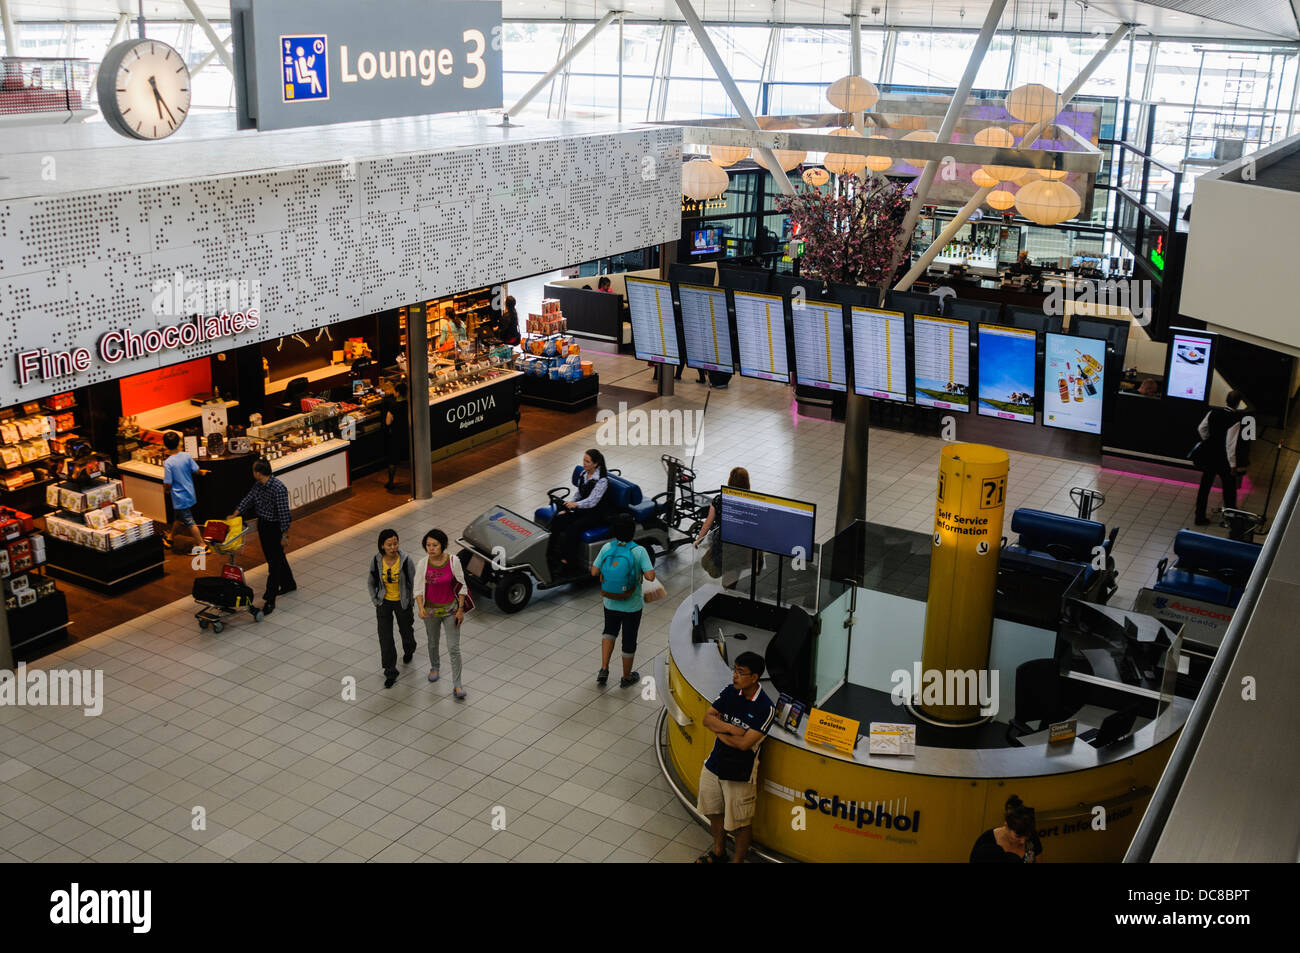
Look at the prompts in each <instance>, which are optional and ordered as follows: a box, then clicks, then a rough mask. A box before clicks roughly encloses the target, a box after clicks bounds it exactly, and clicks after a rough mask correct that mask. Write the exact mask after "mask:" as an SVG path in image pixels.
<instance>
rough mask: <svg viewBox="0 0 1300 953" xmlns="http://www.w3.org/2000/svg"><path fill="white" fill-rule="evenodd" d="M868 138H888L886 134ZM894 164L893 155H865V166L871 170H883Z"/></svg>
mask: <svg viewBox="0 0 1300 953" xmlns="http://www.w3.org/2000/svg"><path fill="white" fill-rule="evenodd" d="M867 138H869V139H888V138H889V137H888V136H868V137H867ZM893 164H894V157H893V156H867V168H868V169H870V170H871V171H872V172H885V171H886V170H888V169H889V167H890V166H891V165H893Z"/></svg>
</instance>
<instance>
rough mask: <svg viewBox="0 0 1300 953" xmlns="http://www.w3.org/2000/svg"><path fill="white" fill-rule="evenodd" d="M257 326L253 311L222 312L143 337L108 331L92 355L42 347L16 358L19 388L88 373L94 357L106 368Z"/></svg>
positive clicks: (126, 330) (125, 331)
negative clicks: (109, 365) (123, 361)
mask: <svg viewBox="0 0 1300 953" xmlns="http://www.w3.org/2000/svg"><path fill="white" fill-rule="evenodd" d="M260 323H261V319H260V318H259V317H258V313H257V309H256V308H250V309H249V310H248V311H236V312H235V313H234V314H228V313H227V312H225V311H222V312H221V313H220V314H217V315H211V316H209V317H195V318H191V319H190V320H188V321H185V322H182V323H179V324H169V325H166V326H165V327H161V328H150V329H149V330H147V331H144V332H143V333H142V332H138V331H132V330H131V329H130V328H121V329H119V330H113V331H108V332H106V333H105V334H103V335H102V336H101V337H100V339H99V341H98V342H97V343H96V345H95V351H94V352H92V351H91V350H90V348H88V347H78V348H74V349H72V350H70V351H51V350H50V349H49V348H44V347H43V348H38V349H35V350H29V351H19V352H18V353H17V355H15V358H16V360H17V362H18V386H19V387H23V386H25V385H27V384H28V383H30V382H32V381H52V380H58V379H60V378H64V377H72V376H75V375H77V374H80V373H82V372H83V371H87V370H89V369H90V367H91V365H92V364H94V362H95V357H96V356H98V358H99V360H100V361H102V362H103V363H105V364H116V363H117V362H118V361H120V360H122V359H123V358H139V357H146V356H148V355H151V354H158V353H160V352H161V351H167V350H176V349H179V348H182V347H190V346H192V345H195V344H203V343H205V342H208V341H217V340H220V339H222V338H233V337H237V336H238V335H240V334H243V333H244V332H245V331H251V330H253V329H254V328H256V327H257V326H258V325H259V324H260ZM69 386H72V385H69Z"/></svg>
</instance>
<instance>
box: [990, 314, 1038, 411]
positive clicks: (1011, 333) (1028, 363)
mask: <svg viewBox="0 0 1300 953" xmlns="http://www.w3.org/2000/svg"><path fill="white" fill-rule="evenodd" d="M979 335H980V336H979V349H980V361H979V368H980V375H979V380H980V383H979V406H978V408H977V409H978V410H979V412H980V413H981V414H983V415H984V416H985V417H1000V418H1001V419H1003V420H1018V421H1020V422H1021V423H1029V424H1032V423H1033V422H1034V392H1035V391H1036V390H1037V387H1036V384H1035V379H1036V378H1037V376H1038V374H1037V370H1038V335H1037V333H1035V332H1034V331H1027V330H1025V329H1023V328H1005V327H1001V326H999V325H996V324H981V325H980V326H979Z"/></svg>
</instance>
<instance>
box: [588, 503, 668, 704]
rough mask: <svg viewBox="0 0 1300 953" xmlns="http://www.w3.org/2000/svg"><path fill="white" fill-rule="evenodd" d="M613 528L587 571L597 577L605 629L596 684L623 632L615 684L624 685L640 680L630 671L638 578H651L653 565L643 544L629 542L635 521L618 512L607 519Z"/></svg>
mask: <svg viewBox="0 0 1300 953" xmlns="http://www.w3.org/2000/svg"><path fill="white" fill-rule="evenodd" d="M610 528H611V529H612V530H613V531H614V540H613V542H609V543H606V544H605V545H604V547H602V548H601V550H600V553H599V554H597V556H596V560H595V562H593V563H592V565H591V574H592V575H593V576H599V577H600V593H601V595H602V596H604V599H605V629H604V633H603V634H602V636H601V642H600V672H599V673H597V675H596V684H597V685H604V684H605V681H606V680H607V679H608V678H609V660H610V657H611V656H612V655H613V654H614V640H615V639H616V638H618V635H619V631H620V630H621V631H622V633H623V677H622V678H621V679H619V681H618V687H619V688H627V687H628V686H629V685H635V684H636V683H637V682H639V681H640V680H641V675H640V673H639V672H634V671H632V660H633V658H634V657H635V656H636V635H637V631H638V630H639V629H640V628H641V610H642V609H643V608H644V607H645V598H644V597H643V596H642V595H641V580H642V579H645V580H646V581H648V582H652V581H653V580H654V577H655V571H654V565H653V564H652V563H651V562H650V554H649V553H647V552H646V551H645V547H644V546H639V545H637V544H636V543H634V542H632V537H633V536H635V535H636V521H635V520H633V519H632V517H631V516H629V515H628V514H626V513H620V514H619V515H618V516H616V517H614V519H613V520H611V521H610Z"/></svg>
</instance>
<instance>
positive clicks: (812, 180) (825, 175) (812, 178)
mask: <svg viewBox="0 0 1300 953" xmlns="http://www.w3.org/2000/svg"><path fill="white" fill-rule="evenodd" d="M803 180H804V181H805V182H806V183H808V184H809V185H812V186H823V185H825V184H826V183H827V182H829V181H830V180H831V174H830V173H829V172H827V171H826V170H825V169H819V168H817V167H815V166H814V167H813V168H811V169H804V170H803Z"/></svg>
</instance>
